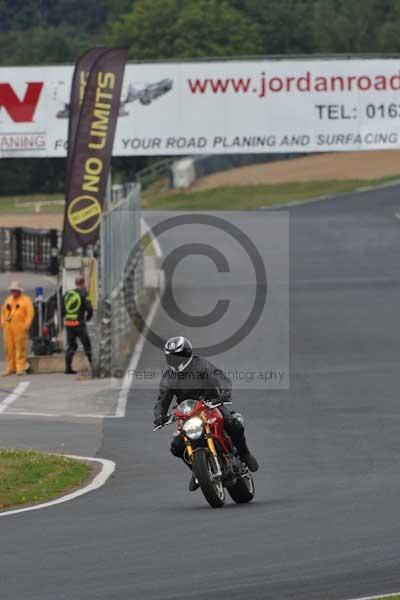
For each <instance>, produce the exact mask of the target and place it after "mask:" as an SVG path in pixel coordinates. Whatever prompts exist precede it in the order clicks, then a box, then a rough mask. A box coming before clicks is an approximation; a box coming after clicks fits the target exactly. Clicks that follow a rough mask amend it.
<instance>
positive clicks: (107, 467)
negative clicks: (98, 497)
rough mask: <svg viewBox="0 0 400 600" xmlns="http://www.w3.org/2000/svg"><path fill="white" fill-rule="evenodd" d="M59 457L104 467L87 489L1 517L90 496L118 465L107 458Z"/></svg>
mask: <svg viewBox="0 0 400 600" xmlns="http://www.w3.org/2000/svg"><path fill="white" fill-rule="evenodd" d="M57 456H66V457H67V458H74V459H76V460H86V461H88V462H98V463H100V464H101V465H102V468H101V471H100V473H98V474H97V475H96V476H95V477H94V478H93V479H92V481H91V482H90V483H88V485H86V486H85V487H83V488H81V489H79V490H76V491H75V492H71V493H70V494H66V495H65V496H61V498H56V499H55V500H50V501H49V502H44V503H43V504H35V505H33V506H27V507H25V508H16V509H13V510H7V511H5V512H0V517H6V516H10V515H17V514H19V513H24V512H29V511H32V510H40V509H42V508H48V507H50V506H55V505H56V504H63V503H64V502H69V501H70V500H74V499H75V498H78V497H79V496H83V495H84V494H88V493H89V492H92V491H94V490H97V489H98V488H100V487H101V486H103V485H104V484H105V483H106V481H107V480H108V479H109V477H110V476H111V475H112V474H113V473H114V471H115V467H116V464H115V462H114V461H112V460H108V459H106V458H93V457H86V456H75V455H74V454H59V455H57Z"/></svg>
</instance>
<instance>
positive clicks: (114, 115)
mask: <svg viewBox="0 0 400 600" xmlns="http://www.w3.org/2000/svg"><path fill="white" fill-rule="evenodd" d="M95 50H99V54H98V55H97V56H96V60H95V61H94V63H93V64H92V65H91V68H90V71H89V75H88V77H87V81H86V85H85V86H84V96H83V100H82V104H81V107H80V110H79V118H78V121H77V124H75V123H76V121H75V119H76V116H75V117H74V116H73V112H74V110H73V109H75V111H76V108H77V107H76V104H75V106H74V107H73V106H72V101H74V102H76V101H77V102H79V98H80V92H77V91H76V88H77V86H79V82H78V84H76V82H74V83H75V90H73V93H74V92H75V96H74V100H72V96H71V122H70V130H69V134H70V136H71V137H70V143H71V147H70V149H69V159H68V167H67V189H66V201H65V218H64V232H63V253H64V254H65V253H67V252H69V251H71V250H75V249H76V248H80V247H83V246H86V245H87V244H93V243H95V242H96V240H97V238H98V235H99V227H100V220H101V212H102V209H103V200H104V194H105V190H106V186H107V177H108V172H109V168H110V162H111V155H112V148H113V143H114V135H115V129H116V126H117V119H118V112H119V106H120V99H121V89H122V80H123V76H124V69H125V63H126V59H127V51H126V50H124V49H119V48H111V49H108V50H104V49H95ZM85 56H86V55H85ZM83 58H84V57H83ZM77 77H78V79H79V75H77ZM74 79H75V78H74Z"/></svg>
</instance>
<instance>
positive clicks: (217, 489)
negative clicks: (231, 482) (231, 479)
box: [193, 450, 225, 508]
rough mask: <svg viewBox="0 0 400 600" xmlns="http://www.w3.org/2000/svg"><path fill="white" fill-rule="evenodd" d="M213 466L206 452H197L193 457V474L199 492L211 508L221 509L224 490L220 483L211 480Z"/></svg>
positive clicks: (223, 500) (223, 502)
mask: <svg viewBox="0 0 400 600" xmlns="http://www.w3.org/2000/svg"><path fill="white" fill-rule="evenodd" d="M213 471H214V469H213V464H212V460H211V457H210V454H209V453H208V452H207V451H206V450H198V451H197V452H195V453H194V457H193V473H194V474H195V476H196V479H197V481H198V482H199V484H200V488H201V491H202V492H203V495H204V497H205V499H206V500H207V502H208V504H209V505H210V506H211V507H212V508H222V507H223V506H224V504H225V489H224V486H223V485H222V483H221V482H220V481H218V482H217V481H216V480H215V479H213V478H212V475H213Z"/></svg>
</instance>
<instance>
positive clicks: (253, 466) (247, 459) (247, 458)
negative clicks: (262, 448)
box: [240, 451, 259, 473]
mask: <svg viewBox="0 0 400 600" xmlns="http://www.w3.org/2000/svg"><path fill="white" fill-rule="evenodd" d="M240 460H241V461H242V462H244V464H245V465H246V466H247V468H248V469H249V470H250V471H251V472H252V473H255V472H256V471H258V469H259V466H258V462H257V459H256V457H255V456H253V455H252V454H251V452H250V451H248V452H246V453H245V454H243V455H242V456H241V457H240Z"/></svg>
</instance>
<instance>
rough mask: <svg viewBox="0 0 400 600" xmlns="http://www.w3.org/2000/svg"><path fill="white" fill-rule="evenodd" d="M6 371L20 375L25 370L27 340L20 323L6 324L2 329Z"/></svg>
mask: <svg viewBox="0 0 400 600" xmlns="http://www.w3.org/2000/svg"><path fill="white" fill-rule="evenodd" d="M3 333H4V349H5V354H6V360H7V371H8V372H12V373H15V371H17V373H22V372H24V371H25V368H26V361H27V355H28V346H29V338H28V332H27V331H26V329H25V328H24V327H21V324H20V323H15V324H13V323H7V324H5V325H4V328H3Z"/></svg>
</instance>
